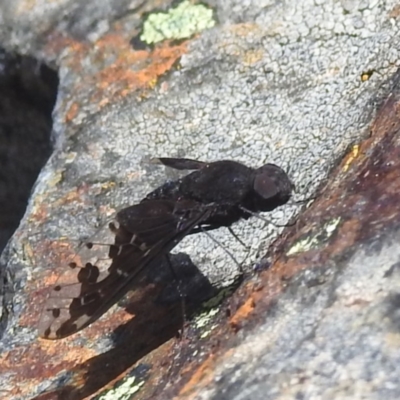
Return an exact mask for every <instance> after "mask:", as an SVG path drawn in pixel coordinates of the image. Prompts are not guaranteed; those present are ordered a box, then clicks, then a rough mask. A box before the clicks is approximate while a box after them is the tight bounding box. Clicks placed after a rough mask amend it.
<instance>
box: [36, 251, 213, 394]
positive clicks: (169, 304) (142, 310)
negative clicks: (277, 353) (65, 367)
mask: <svg viewBox="0 0 400 400" xmlns="http://www.w3.org/2000/svg"><path fill="white" fill-rule="evenodd" d="M169 257H170V263H171V265H169V262H168V261H167V260H166V259H165V258H163V259H159V260H155V261H154V262H153V263H152V264H151V267H150V268H146V269H144V270H143V271H142V273H141V274H140V276H138V277H137V280H136V282H135V286H134V287H132V291H131V292H129V293H128V294H127V295H126V296H125V298H124V299H123V300H121V301H120V302H119V303H118V304H119V305H120V306H121V307H122V308H123V309H124V310H125V311H126V312H128V313H129V314H131V315H132V316H133V318H129V320H127V321H126V322H124V323H122V324H119V325H118V326H117V327H116V328H115V329H114V330H113V332H112V333H111V335H109V337H110V339H111V340H112V346H111V348H110V350H108V351H106V352H104V353H102V354H99V355H96V356H94V357H92V358H90V359H88V360H86V361H85V362H84V363H82V364H79V365H77V366H75V367H73V368H72V369H70V370H69V371H68V374H67V375H65V376H62V377H60V378H59V379H58V381H57V382H55V383H54V384H53V385H52V387H51V388H49V389H48V390H46V392H45V393H43V394H42V395H41V396H39V397H37V398H36V400H44V399H47V396H50V395H51V396H53V397H51V398H57V399H63V400H69V399H71V400H72V399H73V400H80V399H83V398H85V397H87V396H89V395H92V394H93V393H95V392H96V391H98V390H100V389H101V388H102V387H104V386H105V385H107V384H108V383H109V382H111V381H112V380H114V379H115V378H117V377H118V376H119V375H120V374H122V373H123V372H124V371H126V370H128V369H129V368H130V367H132V365H134V364H135V363H136V362H137V361H139V360H140V359H142V358H143V357H144V356H146V355H147V354H149V353H150V352H152V351H153V350H155V349H156V348H158V347H159V346H161V345H162V344H164V343H165V342H167V341H168V340H170V339H172V338H174V337H177V334H178V332H179V331H180V330H181V329H182V326H183V324H184V323H185V320H186V319H187V320H189V319H190V318H191V317H192V316H193V315H194V314H196V313H198V312H199V309H201V307H202V304H203V303H204V302H205V301H207V300H209V299H210V298H212V297H214V296H216V295H217V294H218V289H217V288H216V287H215V286H213V285H211V283H210V282H209V280H208V279H207V277H206V276H204V275H203V274H202V273H201V272H200V270H199V269H198V268H197V267H196V265H195V264H194V263H193V262H192V261H191V259H190V257H189V256H188V255H186V254H184V253H178V254H171V255H170V256H169ZM171 266H172V268H173V272H172V271H171ZM177 279H178V282H179V289H178V286H177ZM182 295H183V300H184V304H185V312H184V313H183V312H182ZM82 382H84V384H83V385H82ZM49 398H50V397H49Z"/></svg>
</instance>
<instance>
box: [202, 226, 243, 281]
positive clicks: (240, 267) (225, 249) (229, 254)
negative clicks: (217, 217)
mask: <svg viewBox="0 0 400 400" xmlns="http://www.w3.org/2000/svg"><path fill="white" fill-rule="evenodd" d="M200 229H202V227H201V226H200ZM201 232H203V233H205V234H206V235H207V236H208V237H209V238H210V239H211V240H212V241H213V242H214V243H216V244H217V245H218V246H220V247H221V248H222V249H223V250H224V251H225V253H226V254H228V256H229V257H230V258H231V259H232V261H233V262H234V263H235V264H236V265H237V266H238V268H239V271H240V273H241V274H243V268H242V265H241V264H240V263H239V261H238V260H236V258H235V257H234V256H233V254H232V253H231V252H230V251H229V250H228V249H227V248H226V247H225V246H224V245H222V243H220V242H219V240H217V239H215V237H213V236H212V235H210V234H209V233H208V232H207V230H206V229H202V230H201Z"/></svg>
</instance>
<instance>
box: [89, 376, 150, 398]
mask: <svg viewBox="0 0 400 400" xmlns="http://www.w3.org/2000/svg"><path fill="white" fill-rule="evenodd" d="M135 380H137V377H135V376H130V377H128V378H126V379H123V380H122V381H120V382H118V384H117V386H116V387H114V388H113V389H110V390H108V391H107V393H103V394H101V395H100V396H99V397H97V400H128V399H130V398H131V396H132V395H133V394H135V393H136V392H138V391H139V390H140V388H141V387H142V386H143V385H144V381H138V382H136V383H135Z"/></svg>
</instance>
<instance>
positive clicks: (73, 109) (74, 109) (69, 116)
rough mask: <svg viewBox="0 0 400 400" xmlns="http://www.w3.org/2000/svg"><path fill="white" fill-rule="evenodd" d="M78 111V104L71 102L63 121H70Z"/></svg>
mask: <svg viewBox="0 0 400 400" xmlns="http://www.w3.org/2000/svg"><path fill="white" fill-rule="evenodd" d="M78 112H79V104H78V103H76V102H75V103H72V104H71V106H70V108H69V110H68V111H67V112H66V114H65V122H71V121H72V120H73V119H74V118H75V117H76V116H77V114H78Z"/></svg>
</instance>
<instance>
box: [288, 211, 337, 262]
mask: <svg viewBox="0 0 400 400" xmlns="http://www.w3.org/2000/svg"><path fill="white" fill-rule="evenodd" d="M340 220H341V218H335V219H332V220H331V221H329V222H327V223H326V224H325V225H324V226H323V227H322V229H321V231H320V232H318V233H317V234H315V235H312V236H308V237H307V238H305V239H302V240H299V241H298V242H296V243H295V244H294V245H293V246H292V247H291V248H290V249H289V251H288V252H287V253H286V255H287V256H292V255H294V254H297V253H304V252H305V251H309V250H311V249H312V248H315V247H317V246H318V244H319V243H321V242H323V241H327V240H328V239H329V238H330V237H331V236H332V235H333V233H334V232H335V231H336V228H337V227H338V225H339V223H340Z"/></svg>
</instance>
